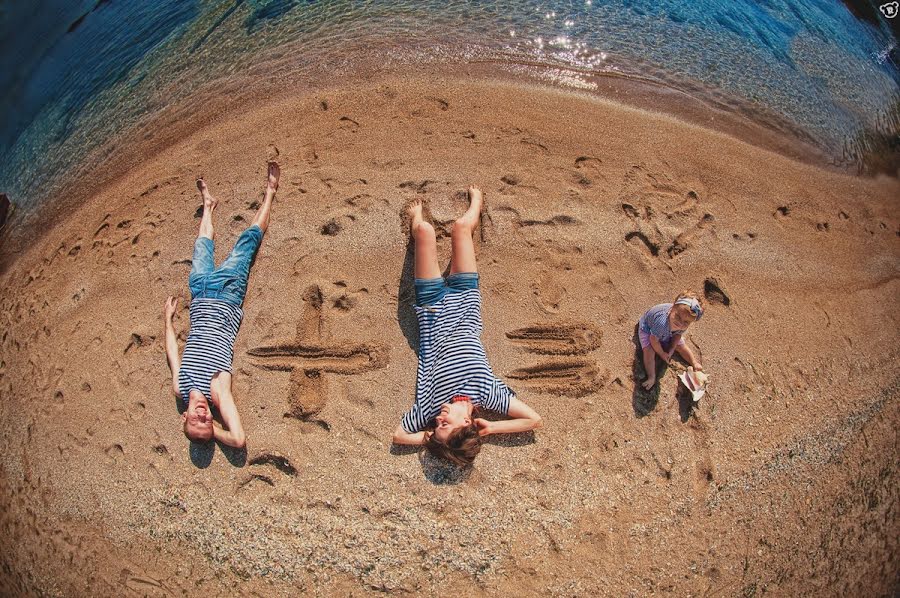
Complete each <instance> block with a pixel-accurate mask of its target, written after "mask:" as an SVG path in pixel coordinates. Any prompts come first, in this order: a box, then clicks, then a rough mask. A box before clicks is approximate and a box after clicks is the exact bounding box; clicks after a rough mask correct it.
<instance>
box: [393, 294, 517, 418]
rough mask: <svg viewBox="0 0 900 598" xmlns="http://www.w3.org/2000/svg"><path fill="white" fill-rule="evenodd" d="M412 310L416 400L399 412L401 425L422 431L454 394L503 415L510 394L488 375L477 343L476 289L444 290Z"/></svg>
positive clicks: (478, 304)
mask: <svg viewBox="0 0 900 598" xmlns="http://www.w3.org/2000/svg"><path fill="white" fill-rule="evenodd" d="M415 310H416V318H417V319H418V320H419V366H418V369H417V371H416V402H415V404H413V406H412V409H410V410H409V411H407V412H406V414H405V415H404V416H403V420H402V422H401V423H402V425H403V429H404V430H406V431H407V432H408V433H410V434H414V433H416V432H421V431H422V430H425V429H426V428H428V427H429V426H430V425H431V424H432V422H433V420H434V418H435V417H436V416H437V415H438V414H439V413H440V412H441V407H442V406H443V405H444V404H446V403H449V402H450V399H452V398H453V397H455V396H457V395H464V396H467V397H469V398H470V399H471V400H472V404H474V405H476V406H479V407H482V408H484V409H490V410H492V411H497V412H499V413H502V414H503V415H506V414H507V413H508V412H509V400H510V399H511V398H512V397H515V396H516V393H514V392H513V391H512V390H511V389H510V388H509V387H508V386H507V385H506V384H504V383H503V381H502V380H500V379H499V378H497V377H496V376H495V375H494V372H493V371H492V370H491V366H490V365H489V364H488V360H487V354H486V353H485V351H484V345H482V344H481V333H482V331H483V330H484V325H483V324H482V321H481V292H480V291H479V290H478V289H469V290H467V291H462V292H459V293H448V294H446V295H445V296H444V298H443V299H441V300H440V301H439V302H437V303H436V304H435V305H429V306H427V307H419V306H416V307H415Z"/></svg>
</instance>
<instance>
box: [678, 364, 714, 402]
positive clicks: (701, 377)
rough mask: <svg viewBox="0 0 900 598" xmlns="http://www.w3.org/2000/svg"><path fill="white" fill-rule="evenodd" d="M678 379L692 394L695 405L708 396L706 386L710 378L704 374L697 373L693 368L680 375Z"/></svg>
mask: <svg viewBox="0 0 900 598" xmlns="http://www.w3.org/2000/svg"><path fill="white" fill-rule="evenodd" d="M678 379H679V380H681V383H682V384H684V386H685V388H687V389H688V390H689V391H690V392H691V398H693V399H694V402H695V403H696V402H697V401H699V400H700V399H701V398H702V397H703V395H704V394H706V384H707V382H708V381H709V376H707V375H706V374H704V373H703V372H697V371H695V370H694V368H693V367H689V368H688V369H687V370H685V371H683V372H681V373H680V374H678Z"/></svg>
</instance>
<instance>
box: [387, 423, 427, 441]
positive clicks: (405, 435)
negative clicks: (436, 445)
mask: <svg viewBox="0 0 900 598" xmlns="http://www.w3.org/2000/svg"><path fill="white" fill-rule="evenodd" d="M393 441H394V444H422V443H423V442H425V432H416V433H415V434H410V433H409V432H407V431H406V430H404V429H403V426H402V425H400V426H397V429H396V430H394V437H393Z"/></svg>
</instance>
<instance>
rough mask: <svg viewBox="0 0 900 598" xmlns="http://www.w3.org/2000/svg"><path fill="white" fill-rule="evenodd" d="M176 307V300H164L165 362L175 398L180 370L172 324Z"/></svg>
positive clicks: (176, 339) (171, 298)
mask: <svg viewBox="0 0 900 598" xmlns="http://www.w3.org/2000/svg"><path fill="white" fill-rule="evenodd" d="M177 307H178V299H177V298H176V297H169V298H168V299H166V305H165V311H164V314H165V319H166V360H167V361H168V362H169V370H171V372H172V392H174V393H175V396H176V397H180V396H181V392H180V391H179V390H178V370H180V369H181V358H180V357H179V355H178V338H177V337H176V335H175V324H174V323H173V322H172V319H173V318H174V317H175V309H176V308H177Z"/></svg>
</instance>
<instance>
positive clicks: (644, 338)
mask: <svg viewBox="0 0 900 598" xmlns="http://www.w3.org/2000/svg"><path fill="white" fill-rule="evenodd" d="M638 338H639V339H641V349H646V348H647V347H649V346H650V335H649V334H647V333H646V332H644V331H643V330H641V329H640V328H638ZM659 344H660V345H662V348H663V351H668V350H669V349H671V348H672V338H669V339H668V340H666V341H660V342H659ZM678 344H679V345H684V337H681V338H680V339H678Z"/></svg>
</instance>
